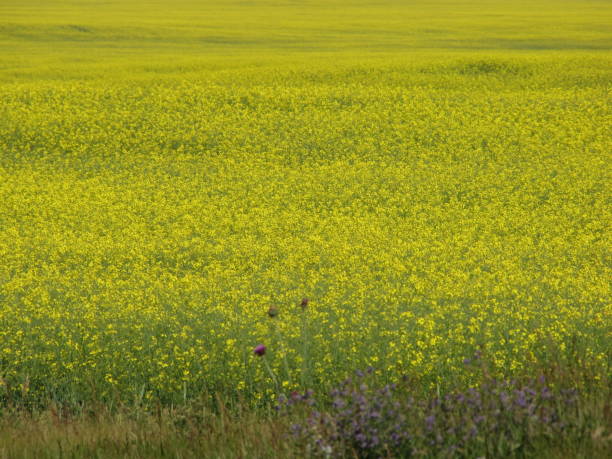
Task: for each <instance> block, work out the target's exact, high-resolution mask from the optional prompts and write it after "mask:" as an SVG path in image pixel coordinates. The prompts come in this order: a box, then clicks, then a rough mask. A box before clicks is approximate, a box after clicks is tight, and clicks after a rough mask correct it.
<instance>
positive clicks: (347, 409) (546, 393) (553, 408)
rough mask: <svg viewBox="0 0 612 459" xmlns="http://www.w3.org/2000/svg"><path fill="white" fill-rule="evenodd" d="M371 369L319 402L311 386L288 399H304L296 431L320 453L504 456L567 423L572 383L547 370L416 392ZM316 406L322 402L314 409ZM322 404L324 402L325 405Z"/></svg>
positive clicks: (289, 405) (286, 402)
mask: <svg viewBox="0 0 612 459" xmlns="http://www.w3.org/2000/svg"><path fill="white" fill-rule="evenodd" d="M371 373H372V371H371V370H369V371H366V372H365V373H362V372H359V373H358V374H357V375H356V376H355V377H354V378H349V379H347V380H346V381H344V382H343V383H342V384H341V385H340V387H338V388H336V389H334V390H333V391H332V392H331V394H330V399H331V400H330V402H329V404H328V406H324V407H321V406H319V404H317V403H316V401H315V400H314V399H313V397H312V393H307V394H304V395H299V394H295V395H292V397H291V398H290V399H283V400H282V401H281V402H282V403H281V404H280V405H281V407H283V408H285V409H289V410H292V409H295V408H296V407H297V406H299V405H300V404H301V405H302V406H303V407H304V406H306V405H307V407H306V408H305V409H306V412H307V416H306V418H305V419H306V420H305V421H304V422H303V423H301V424H299V425H296V426H294V428H293V432H294V434H295V436H296V437H297V438H298V439H300V440H301V441H302V442H305V443H306V446H307V448H308V449H309V450H310V451H311V452H312V453H314V454H315V455H319V456H330V455H331V456H334V457H335V456H340V457H341V456H344V455H347V456H351V457H352V456H354V457H363V458H369V457H388V456H399V457H415V456H431V455H433V456H438V455H441V456H444V457H446V456H453V457H455V456H459V457H461V456H463V457H477V456H486V457H490V456H494V457H500V456H506V455H513V454H517V452H520V451H522V450H524V449H525V448H528V447H529V445H530V443H532V442H533V441H535V440H536V439H537V440H541V439H542V438H545V437H552V436H554V435H558V434H559V433H560V432H561V431H562V430H563V429H564V428H565V424H564V423H563V422H562V419H561V415H560V411H559V409H560V407H568V406H569V405H571V404H572V403H575V395H576V394H575V391H558V392H554V391H552V390H551V388H550V387H548V386H547V384H546V381H545V380H544V379H543V378H539V379H537V380H531V381H528V382H525V383H519V382H517V381H499V380H495V379H490V380H488V381H486V382H485V383H484V384H483V385H481V386H479V387H478V388H470V389H468V390H466V391H462V392H452V393H449V394H446V395H445V396H433V397H417V396H415V395H413V394H412V393H411V391H410V389H409V387H408V386H407V385H406V384H401V383H400V384H397V385H396V384H388V385H386V386H384V387H382V388H373V387H371V385H370V384H369V381H370V379H371V378H370V374H371ZM315 406H319V409H315ZM321 408H323V409H321Z"/></svg>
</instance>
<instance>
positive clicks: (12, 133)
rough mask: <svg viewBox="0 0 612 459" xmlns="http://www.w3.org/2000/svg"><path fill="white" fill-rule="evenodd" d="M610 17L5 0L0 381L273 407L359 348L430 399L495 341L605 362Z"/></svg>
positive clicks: (517, 358) (460, 6)
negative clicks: (218, 398)
mask: <svg viewBox="0 0 612 459" xmlns="http://www.w3.org/2000/svg"><path fill="white" fill-rule="evenodd" d="M610 24H612V4H611V3H610V2H609V1H564V0H557V1H545V0H536V1H499V0H498V1H493V0H491V1H487V0H474V1H432V2H430V1H421V0H418V1H350V2H349V1H345V0H342V1H341V0H327V1H274V2H273V1H267V2H265V1H241V2H237V1H221V0H217V1H193V0H191V1H186V0H175V1H172V2H170V1H167V0H165V1H162V0H157V1H146V2H145V1H137V0H123V1H118V0H114V1H76V0H75V1H33V0H19V1H17V0H2V2H1V3H0V260H1V261H0V377H1V381H2V384H1V385H0V396H1V397H2V400H4V401H5V402H6V401H7V400H10V401H13V402H14V401H16V400H18V401H21V402H23V403H34V402H41V403H46V402H48V401H54V402H58V403H66V404H79V403H82V402H83V401H92V400H93V401H103V402H109V401H120V402H125V403H132V402H142V401H147V400H148V401H153V400H158V401H161V402H162V403H170V402H172V403H184V402H186V401H189V400H191V399H192V398H194V397H197V396H199V395H200V394H202V393H207V394H215V393H220V394H223V395H224V396H227V397H229V398H235V399H241V400H245V401H246V402H247V403H250V404H253V405H255V404H258V405H265V404H267V403H269V402H270V401H272V400H274V398H275V397H276V395H278V394H279V393H288V392H289V391H293V390H297V389H304V388H314V389H317V390H321V391H324V390H326V389H328V388H329V387H330V386H331V385H333V384H335V383H336V382H337V381H338V380H340V379H342V378H343V377H344V376H346V375H347V374H349V373H351V372H352V371H354V370H355V369H358V368H364V367H366V366H368V365H372V366H373V367H374V368H375V369H376V371H377V373H376V374H377V375H378V377H379V378H380V379H381V380H385V381H387V380H396V379H397V378H398V377H399V376H400V375H403V374H409V375H411V376H412V377H414V378H415V379H416V380H417V381H418V382H419V384H420V385H421V387H422V388H423V390H431V389H435V388H438V390H439V389H440V387H442V388H444V387H451V386H453V385H455V384H460V383H461V384H468V385H469V384H472V383H474V382H475V376H474V374H473V373H471V372H470V371H469V370H468V369H466V367H465V365H464V364H463V363H462V361H463V359H464V358H465V357H466V356H470V355H472V354H473V353H474V351H475V349H478V348H484V349H486V352H487V355H488V356H489V358H490V359H491V361H492V362H493V368H494V371H495V374H496V375H500V376H510V375H515V374H519V373H520V372H521V371H526V368H528V367H529V365H530V364H532V363H533V362H546V361H547V359H553V358H554V359H561V360H563V359H565V360H571V358H572V355H574V354H572V352H575V351H576V343H579V346H580V347H581V352H583V353H584V355H586V356H587V360H588V361H589V362H590V363H591V364H592V365H594V366H597V367H598V368H600V369H602V372H603V374H605V375H608V376H609V374H610V373H609V359H610V348H611V340H610V335H609V331H610V327H611V326H612V321H611V319H610V317H611V313H612V307H611V302H610V298H611V296H610V294H611V289H610V279H611V278H612V276H611V275H612V269H611V258H610V247H612V244H611V243H612V241H611V233H610V227H611V223H612V219H611V210H610V209H611V208H610V203H611V199H612V196H611V193H610V183H611V182H610V180H611V179H612V174H611V173H612V170H611V167H610V164H612V163H611V161H610V160H611V159H612V158H611V155H610V153H611V147H612V144H611V141H610V94H609V90H610V83H611V82H612V66H611V64H612V61H611V54H610V49H611V47H612V34H611V33H610ZM303 297H306V298H309V299H310V303H309V304H308V306H307V307H306V308H302V307H300V306H299V304H300V302H301V300H302V298H303ZM270 306H275V307H277V308H278V310H279V312H280V313H279V315H278V317H275V318H273V319H271V318H269V317H268V315H267V314H266V311H267V310H268V308H269V307H270ZM258 344H265V345H266V346H267V353H266V355H265V357H264V358H263V359H262V358H258V357H257V356H254V355H253V348H254V347H255V346H256V345H258ZM264 362H265V363H266V365H264ZM267 365H269V366H267ZM109 403H110V402H109Z"/></svg>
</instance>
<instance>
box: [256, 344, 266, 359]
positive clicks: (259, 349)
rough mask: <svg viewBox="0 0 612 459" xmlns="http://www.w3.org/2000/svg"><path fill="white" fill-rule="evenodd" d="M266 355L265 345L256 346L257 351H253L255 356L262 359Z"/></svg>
mask: <svg viewBox="0 0 612 459" xmlns="http://www.w3.org/2000/svg"><path fill="white" fill-rule="evenodd" d="M265 353H266V346H264V345H263V344H258V345H257V346H255V349H253V354H255V355H257V356H259V357H261V356H263V355H264V354H265Z"/></svg>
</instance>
